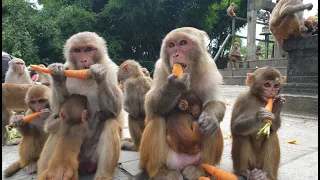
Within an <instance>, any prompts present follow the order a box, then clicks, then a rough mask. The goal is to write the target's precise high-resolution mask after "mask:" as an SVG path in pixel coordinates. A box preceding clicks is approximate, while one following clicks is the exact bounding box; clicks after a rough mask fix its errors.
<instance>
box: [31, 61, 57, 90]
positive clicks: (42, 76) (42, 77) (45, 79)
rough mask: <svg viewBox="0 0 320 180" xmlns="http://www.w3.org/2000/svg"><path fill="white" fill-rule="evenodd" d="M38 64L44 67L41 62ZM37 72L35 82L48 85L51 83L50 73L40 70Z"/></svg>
mask: <svg viewBox="0 0 320 180" xmlns="http://www.w3.org/2000/svg"><path fill="white" fill-rule="evenodd" d="M39 66H40V67H43V68H45V67H46V66H45V65H43V64H39ZM37 72H38V77H37V79H36V81H35V82H40V83H41V84H43V85H46V86H48V87H50V85H51V84H52V81H53V80H52V77H51V75H50V74H48V73H44V72H41V71H37Z"/></svg>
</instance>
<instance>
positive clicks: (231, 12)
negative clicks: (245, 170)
mask: <svg viewBox="0 0 320 180" xmlns="http://www.w3.org/2000/svg"><path fill="white" fill-rule="evenodd" d="M234 8H235V4H234V3H231V4H230V5H229V7H228V9H227V14H228V16H231V17H234V16H236V13H235V12H234Z"/></svg>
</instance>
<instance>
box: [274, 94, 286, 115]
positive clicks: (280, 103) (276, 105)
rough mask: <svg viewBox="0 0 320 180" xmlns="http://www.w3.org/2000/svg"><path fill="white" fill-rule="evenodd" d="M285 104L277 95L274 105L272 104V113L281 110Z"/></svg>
mask: <svg viewBox="0 0 320 180" xmlns="http://www.w3.org/2000/svg"><path fill="white" fill-rule="evenodd" d="M285 102H286V99H285V98H284V97H283V96H282V95H279V96H277V97H275V100H274V103H273V112H277V111H279V110H281V109H282V108H283V106H284V104H285Z"/></svg>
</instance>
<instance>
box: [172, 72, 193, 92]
mask: <svg viewBox="0 0 320 180" xmlns="http://www.w3.org/2000/svg"><path fill="white" fill-rule="evenodd" d="M168 89H169V91H170V92H171V93H172V92H177V93H183V92H186V91H188V90H189V89H190V75H189V74H188V73H184V74H183V75H182V77H181V78H178V76H177V75H176V74H170V75H169V77H168Z"/></svg>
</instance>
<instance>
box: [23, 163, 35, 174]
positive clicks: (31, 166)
mask: <svg viewBox="0 0 320 180" xmlns="http://www.w3.org/2000/svg"><path fill="white" fill-rule="evenodd" d="M23 170H24V171H25V172H26V173H27V174H32V173H35V172H37V163H36V162H31V163H30V164H27V165H26V166H25V167H24V168H23Z"/></svg>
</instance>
